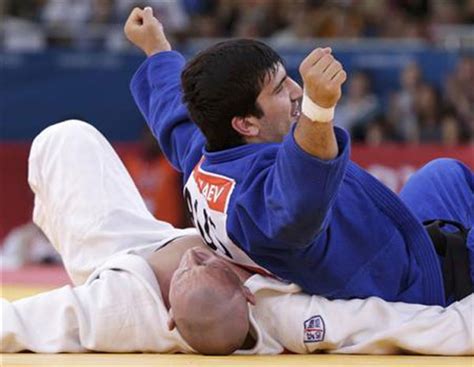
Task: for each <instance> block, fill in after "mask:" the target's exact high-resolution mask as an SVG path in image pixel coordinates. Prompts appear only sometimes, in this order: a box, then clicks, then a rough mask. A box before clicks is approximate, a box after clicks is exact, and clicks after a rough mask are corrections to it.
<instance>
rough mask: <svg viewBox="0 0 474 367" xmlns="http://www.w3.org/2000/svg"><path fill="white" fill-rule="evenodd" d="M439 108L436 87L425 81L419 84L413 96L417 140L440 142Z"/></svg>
mask: <svg viewBox="0 0 474 367" xmlns="http://www.w3.org/2000/svg"><path fill="white" fill-rule="evenodd" d="M440 108H441V106H440V99H439V95H438V93H437V91H436V89H435V88H434V87H433V86H432V85H430V84H427V83H423V84H422V85H420V86H419V87H418V89H417V94H416V98H415V111H416V117H417V124H418V131H419V135H418V137H419V142H421V143H439V142H441V126H440V112H439V111H440Z"/></svg>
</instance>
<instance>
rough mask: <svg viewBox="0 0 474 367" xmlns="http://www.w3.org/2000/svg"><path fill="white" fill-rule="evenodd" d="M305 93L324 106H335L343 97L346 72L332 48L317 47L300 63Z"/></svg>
mask: <svg viewBox="0 0 474 367" xmlns="http://www.w3.org/2000/svg"><path fill="white" fill-rule="evenodd" d="M300 74H301V77H302V78H303V82H304V89H305V93H306V94H307V95H308V97H309V98H311V100H312V101H313V102H314V103H316V104H317V105H319V106H321V107H323V108H331V107H334V106H335V105H336V103H337V101H338V100H339V98H341V86H342V84H343V83H344V82H345V80H346V77H347V76H346V72H345V71H344V69H343V68H342V65H341V63H340V62H339V61H337V60H336V59H335V58H334V56H333V55H332V50H331V49H330V48H317V49H315V50H314V51H313V52H311V53H310V54H309V55H308V56H307V57H306V58H305V59H304V60H303V61H302V63H301V65H300Z"/></svg>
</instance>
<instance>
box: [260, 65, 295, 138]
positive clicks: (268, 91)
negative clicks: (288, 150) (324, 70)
mask: <svg viewBox="0 0 474 367" xmlns="http://www.w3.org/2000/svg"><path fill="white" fill-rule="evenodd" d="M302 96H303V90H302V89H301V87H300V86H299V85H298V84H297V83H296V82H295V81H294V80H293V79H291V78H290V77H288V76H287V74H286V70H285V68H284V67H283V65H281V64H278V68H277V71H276V73H275V74H270V76H269V77H268V78H267V81H266V83H265V85H264V87H263V89H262V91H261V92H260V94H259V95H258V97H257V103H258V105H259V106H260V108H261V109H262V111H263V113H264V115H263V116H262V117H261V118H260V119H257V120H258V121H257V123H258V125H259V128H260V133H259V140H260V141H261V142H281V141H282V140H283V137H284V136H285V135H286V134H288V132H289V131H290V126H291V124H292V123H293V122H295V121H297V120H298V118H299V116H300V113H301V112H300V111H301V107H300V103H301V98H302Z"/></svg>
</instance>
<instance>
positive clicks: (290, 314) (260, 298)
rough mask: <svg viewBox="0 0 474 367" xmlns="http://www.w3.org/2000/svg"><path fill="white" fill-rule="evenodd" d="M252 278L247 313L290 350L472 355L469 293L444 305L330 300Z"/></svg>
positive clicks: (473, 300) (473, 302)
mask: <svg viewBox="0 0 474 367" xmlns="http://www.w3.org/2000/svg"><path fill="white" fill-rule="evenodd" d="M258 281H259V282H262V283H261V285H260V286H259V287H258V288H260V289H258V290H256V291H255V294H256V296H257V306H256V307H254V309H253V311H252V312H253V315H254V317H255V319H256V320H257V322H258V323H260V324H261V325H260V327H262V328H264V329H265V331H266V332H267V333H268V334H270V335H272V336H273V337H274V338H275V339H276V340H278V342H279V343H280V344H282V345H283V346H284V347H285V348H286V349H288V350H290V351H293V352H296V353H312V352H317V351H326V352H332V353H356V354H357V353H360V354H397V353H401V352H410V353H418V354H440V355H472V354H474V339H473V328H474V317H473V316H474V315H473V309H474V295H470V296H469V297H467V298H465V299H464V300H462V301H461V302H456V303H454V304H452V305H451V306H449V307H447V308H442V307H439V306H423V305H414V304H406V303H390V302H385V301H383V300H381V299H379V298H375V297H372V298H369V299H366V300H358V299H356V300H349V301H344V300H333V301H330V300H327V299H325V298H322V297H318V296H308V295H306V294H303V293H301V292H294V289H293V288H291V286H285V285H282V284H281V283H278V282H275V281H272V282H268V281H266V280H263V278H261V277H260V279H258ZM263 282H265V283H263ZM264 284H265V285H266V286H265V288H264ZM269 288H270V289H269ZM285 288H286V290H285ZM251 289H252V288H251ZM292 292H293V293H292Z"/></svg>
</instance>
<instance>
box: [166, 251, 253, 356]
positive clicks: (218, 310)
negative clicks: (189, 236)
mask: <svg viewBox="0 0 474 367" xmlns="http://www.w3.org/2000/svg"><path fill="white" fill-rule="evenodd" d="M249 301H250V302H253V295H252V294H251V293H250V291H249V290H248V289H247V288H246V287H245V286H244V285H243V284H242V282H241V281H240V279H239V277H238V276H237V275H236V274H235V273H234V272H233V271H232V268H231V267H229V266H228V265H227V264H226V262H225V260H223V259H221V258H220V257H217V256H216V255H214V254H212V253H211V252H209V251H208V250H202V249H192V250H189V251H188V252H187V253H186V254H185V255H184V256H183V259H182V262H181V264H180V267H179V268H178V269H177V270H176V272H175V274H174V276H173V278H172V280H171V289H170V305H171V317H172V319H173V321H172V326H174V325H175V326H176V327H177V328H178V330H179V332H180V334H181V335H182V336H183V338H184V339H185V340H186V342H187V343H188V344H189V345H190V346H191V347H193V348H194V349H195V350H196V351H198V352H199V353H202V354H219V355H223V354H224V355H225V354H231V353H233V352H234V351H235V350H237V349H239V348H240V347H241V346H242V345H243V344H244V341H245V339H246V337H247V335H248V333H249V329H250V322H249V314H248V306H247V303H248V302H249Z"/></svg>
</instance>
